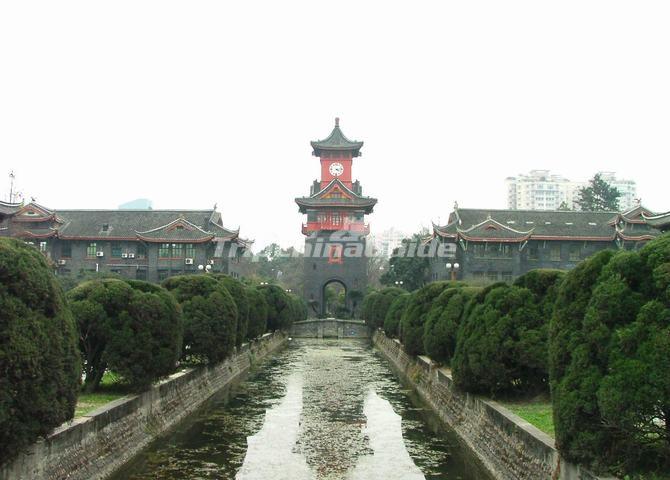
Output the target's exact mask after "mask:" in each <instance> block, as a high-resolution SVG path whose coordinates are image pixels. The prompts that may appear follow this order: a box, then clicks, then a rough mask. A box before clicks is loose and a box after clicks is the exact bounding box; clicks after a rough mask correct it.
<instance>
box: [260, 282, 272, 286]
mask: <svg viewBox="0 0 670 480" xmlns="http://www.w3.org/2000/svg"><path fill="white" fill-rule="evenodd" d="M261 285H270V284H269V283H268V282H261Z"/></svg>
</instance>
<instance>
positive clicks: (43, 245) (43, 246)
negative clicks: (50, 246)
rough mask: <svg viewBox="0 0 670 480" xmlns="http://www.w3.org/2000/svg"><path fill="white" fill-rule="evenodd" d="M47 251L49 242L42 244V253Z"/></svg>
mask: <svg viewBox="0 0 670 480" xmlns="http://www.w3.org/2000/svg"><path fill="white" fill-rule="evenodd" d="M46 251H47V242H40V252H42V253H46Z"/></svg>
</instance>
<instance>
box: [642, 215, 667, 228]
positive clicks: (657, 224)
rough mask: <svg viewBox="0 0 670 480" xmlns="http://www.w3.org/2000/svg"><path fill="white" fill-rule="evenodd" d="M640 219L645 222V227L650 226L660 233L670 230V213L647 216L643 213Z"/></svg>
mask: <svg viewBox="0 0 670 480" xmlns="http://www.w3.org/2000/svg"><path fill="white" fill-rule="evenodd" d="M642 217H643V218H644V220H645V222H647V225H651V226H652V227H654V228H658V229H659V230H662V231H666V230H670V212H665V213H659V214H649V215H646V214H644V213H643V214H642Z"/></svg>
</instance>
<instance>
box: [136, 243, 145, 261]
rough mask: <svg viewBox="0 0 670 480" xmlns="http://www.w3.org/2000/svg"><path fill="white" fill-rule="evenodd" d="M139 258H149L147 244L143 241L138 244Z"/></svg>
mask: <svg viewBox="0 0 670 480" xmlns="http://www.w3.org/2000/svg"><path fill="white" fill-rule="evenodd" d="M137 258H147V246H146V245H145V244H143V243H138V244H137Z"/></svg>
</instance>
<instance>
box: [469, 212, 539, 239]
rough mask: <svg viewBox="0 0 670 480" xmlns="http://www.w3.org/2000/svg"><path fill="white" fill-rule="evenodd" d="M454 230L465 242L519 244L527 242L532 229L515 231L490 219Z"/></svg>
mask: <svg viewBox="0 0 670 480" xmlns="http://www.w3.org/2000/svg"><path fill="white" fill-rule="evenodd" d="M456 230H457V231H458V233H459V234H460V236H461V237H462V238H464V239H465V240H480V239H482V240H483V239H487V240H498V241H500V242H521V241H524V240H528V238H530V235H531V234H532V233H533V229H532V228H531V229H530V230H526V231H521V230H516V229H514V228H511V227H509V226H508V225H503V224H502V223H500V222H497V221H496V220H494V219H492V218H491V217H488V218H487V219H486V220H484V221H483V222H480V223H479V224H477V225H473V226H471V227H470V228H467V229H461V228H460V227H458V226H456Z"/></svg>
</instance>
